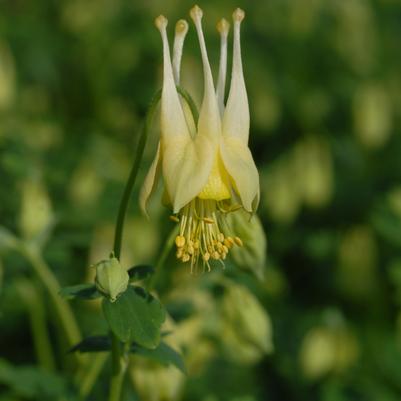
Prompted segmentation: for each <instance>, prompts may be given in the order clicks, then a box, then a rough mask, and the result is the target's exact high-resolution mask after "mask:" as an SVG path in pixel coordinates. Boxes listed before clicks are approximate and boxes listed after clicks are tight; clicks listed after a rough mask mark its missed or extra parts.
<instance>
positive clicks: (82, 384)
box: [79, 352, 109, 400]
mask: <svg viewBox="0 0 401 401" xmlns="http://www.w3.org/2000/svg"><path fill="white" fill-rule="evenodd" d="M108 356H109V355H108V353H107V352H99V353H97V354H96V355H95V357H94V358H93V360H92V361H91V363H90V365H89V366H88V370H87V371H86V373H85V375H84V376H83V377H82V378H81V379H80V381H79V396H80V398H81V400H84V399H85V398H86V397H87V396H88V395H89V393H90V392H91V390H92V388H93V385H94V384H95V382H96V379H97V377H98V376H99V374H100V372H101V371H102V368H103V366H104V364H105V362H106V360H107V358H108Z"/></svg>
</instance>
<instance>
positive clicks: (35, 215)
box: [19, 179, 54, 240]
mask: <svg viewBox="0 0 401 401" xmlns="http://www.w3.org/2000/svg"><path fill="white" fill-rule="evenodd" d="M21 197H22V200H21V212H20V216H19V226H20V231H21V234H22V236H23V238H24V239H26V240H34V239H37V238H39V237H42V236H43V235H44V234H45V233H46V232H47V230H48V229H49V227H50V226H51V225H52V223H53V220H54V218H53V211H52V206H51V203H50V199H49V195H48V193H47V190H46V188H45V187H44V185H43V184H42V183H41V182H40V180H38V179H29V180H27V181H25V182H24V183H23V184H22V188H21Z"/></svg>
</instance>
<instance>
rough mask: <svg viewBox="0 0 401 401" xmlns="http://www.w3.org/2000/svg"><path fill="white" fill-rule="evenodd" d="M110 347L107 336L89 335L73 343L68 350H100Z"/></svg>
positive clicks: (106, 349)
mask: <svg viewBox="0 0 401 401" xmlns="http://www.w3.org/2000/svg"><path fill="white" fill-rule="evenodd" d="M110 349H111V341H110V337H109V336H90V337H86V338H84V339H83V340H82V341H81V342H79V343H78V344H76V345H74V346H73V347H72V348H71V349H70V350H69V352H76V351H78V352H101V351H109V350H110Z"/></svg>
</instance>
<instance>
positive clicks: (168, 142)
mask: <svg viewBox="0 0 401 401" xmlns="http://www.w3.org/2000/svg"><path fill="white" fill-rule="evenodd" d="M190 15H191V18H192V20H193V21H194V23H195V27H196V31H197V34H198V39H199V43H200V50H201V56H202V63H203V71H204V95H203V102H202V106H201V109H200V114H199V121H198V124H197V127H196V128H195V129H194V128H193V127H195V125H194V122H193V118H192V117H191V116H190V115H189V113H188V112H187V111H186V110H187V109H186V106H187V105H186V104H185V103H183V104H181V101H180V98H179V95H178V92H177V89H176V85H178V84H179V75H180V62H181V55H182V47H183V42H184V38H185V35H186V32H187V30H188V25H187V23H186V21H184V20H180V21H178V23H177V25H176V37H175V41H174V53H173V63H171V60H170V50H169V44H168V39H167V32H166V27H167V19H166V18H165V17H164V16H162V15H161V16H159V17H158V18H156V20H155V24H156V27H157V28H158V29H159V31H160V33H161V37H162V41H163V60H164V61H163V64H164V68H163V89H162V97H161V139H160V142H159V145H158V149H157V154H156V157H155V159H154V161H153V163H152V165H151V167H150V170H149V172H148V175H147V177H146V180H145V183H144V185H143V188H142V191H141V195H140V203H141V207H142V210H144V211H146V203H147V200H148V198H149V196H150V194H151V193H152V191H153V189H154V187H155V186H156V182H157V179H158V177H159V175H160V173H162V176H163V181H164V184H165V193H166V195H167V198H168V199H169V202H170V204H171V205H172V208H173V213H174V216H172V219H173V220H174V221H177V222H179V224H180V232H179V235H178V236H177V237H176V240H175V243H176V246H177V258H179V259H180V260H182V261H183V262H188V261H190V262H191V270H192V268H193V267H194V266H197V265H198V262H199V261H200V260H202V261H203V265H204V266H205V265H206V266H207V267H208V269H209V270H210V265H209V260H210V259H215V260H220V261H222V260H224V259H225V258H226V255H227V254H228V252H229V249H230V248H231V247H232V246H234V245H235V244H237V245H239V246H241V245H242V241H241V239H240V238H239V237H237V236H236V235H235V233H232V232H230V228H229V227H228V225H227V223H226V222H225V215H226V214H227V213H229V212H235V211H236V210H238V209H240V208H244V209H245V210H246V211H248V212H249V213H252V212H254V211H255V209H256V207H257V205H258V202H259V175H258V171H257V169H256V166H255V163H254V161H253V158H252V155H251V152H250V150H249V148H248V137H249V106H248V98H247V93H246V89H245V83H244V76H243V71H242V60H241V48H240V24H241V21H242V20H243V19H244V16H245V14H244V12H243V11H242V10H240V9H237V10H235V11H234V13H233V22H234V49H233V66H232V77H231V87H230V92H229V96H228V100H227V103H226V105H224V90H225V80H226V65H227V36H228V30H229V24H228V22H227V21H226V20H224V19H222V20H221V21H220V22H219V23H218V25H217V28H218V30H219V32H220V35H221V54H220V68H219V77H218V82H217V91H216V92H215V88H214V84H213V77H212V72H211V69H210V65H209V60H208V56H207V51H206V45H205V39H204V37H203V32H202V25H201V20H202V15H203V12H202V10H201V9H200V8H199V7H198V6H195V7H193V8H192V9H191V11H190Z"/></svg>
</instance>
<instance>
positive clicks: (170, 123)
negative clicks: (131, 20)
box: [155, 15, 190, 140]
mask: <svg viewBox="0 0 401 401" xmlns="http://www.w3.org/2000/svg"><path fill="white" fill-rule="evenodd" d="M167 22H168V21H167V19H166V18H165V17H164V16H163V15H160V16H159V17H157V18H156V20H155V25H156V27H157V28H158V29H159V31H160V34H161V37H162V41H163V90H162V98H161V114H160V125H161V135H162V137H163V138H164V140H175V139H176V138H177V137H185V138H187V139H188V140H189V139H190V135H189V131H188V127H187V123H186V121H185V116H184V112H183V110H182V107H181V103H180V99H179V96H178V93H177V89H176V87H175V82H174V75H173V68H172V65H171V59H170V49H169V45H168V39H167V32H166V27H167Z"/></svg>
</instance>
